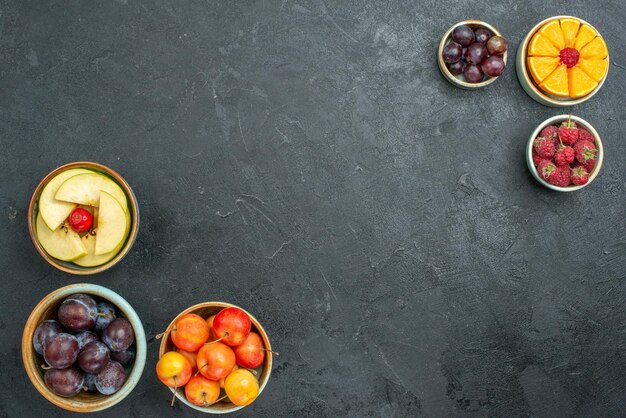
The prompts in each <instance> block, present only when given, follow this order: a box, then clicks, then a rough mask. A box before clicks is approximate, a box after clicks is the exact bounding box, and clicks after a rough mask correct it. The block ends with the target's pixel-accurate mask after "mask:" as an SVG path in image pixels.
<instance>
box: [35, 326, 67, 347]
mask: <svg viewBox="0 0 626 418" xmlns="http://www.w3.org/2000/svg"><path fill="white" fill-rule="evenodd" d="M60 332H63V328H62V327H61V324H59V323H58V322H57V321H55V320H52V319H50V320H47V321H43V322H42V323H41V324H39V325H38V326H37V329H35V333H34V334H33V346H34V347H35V351H36V352H37V354H41V355H43V350H44V346H45V345H46V340H47V339H48V338H50V337H52V336H53V335H56V334H58V333H60Z"/></svg>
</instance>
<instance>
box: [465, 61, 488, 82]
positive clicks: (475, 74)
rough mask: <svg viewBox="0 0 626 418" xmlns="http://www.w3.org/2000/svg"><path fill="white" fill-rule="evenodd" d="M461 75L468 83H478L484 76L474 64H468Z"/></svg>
mask: <svg viewBox="0 0 626 418" xmlns="http://www.w3.org/2000/svg"><path fill="white" fill-rule="evenodd" d="M463 75H464V76H465V81H467V82H468V83H480V82H481V81H482V79H483V76H484V74H483V70H481V68H480V66H479V65H476V64H470V65H468V66H467V67H465V70H464V71H463Z"/></svg>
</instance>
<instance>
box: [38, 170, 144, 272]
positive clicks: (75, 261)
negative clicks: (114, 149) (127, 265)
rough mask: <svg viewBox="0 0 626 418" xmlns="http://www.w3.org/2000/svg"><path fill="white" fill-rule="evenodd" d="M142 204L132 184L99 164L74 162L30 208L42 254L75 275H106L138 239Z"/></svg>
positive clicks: (45, 185)
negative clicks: (105, 271)
mask: <svg viewBox="0 0 626 418" xmlns="http://www.w3.org/2000/svg"><path fill="white" fill-rule="evenodd" d="M137 222H138V212H137V203H136V200H135V197H134V195H133V194H132V191H131V189H130V187H129V186H128V184H126V182H125V181H124V180H123V179H122V178H121V176H119V174H117V173H115V172H114V171H113V170H111V169H109V168H107V167H104V166H102V165H100V164H96V163H89V162H84V163H71V164H67V165H65V166H62V167H59V168H58V169H56V170H54V171H53V172H52V173H50V174H49V175H48V176H47V177H46V178H45V179H44V180H43V181H42V182H41V183H40V184H39V186H38V187H37V189H36V190H35V193H34V194H33V197H32V199H31V204H30V207H29V229H30V233H31V238H32V239H33V242H34V243H35V247H36V248H37V250H38V251H39V252H40V253H41V254H42V256H44V258H45V259H46V260H47V261H48V262H49V263H51V264H52V265H54V266H55V267H57V268H60V269H62V270H64V271H67V272H70V273H75V274H88V273H92V272H98V271H102V270H104V269H106V268H108V267H110V266H112V265H113V264H115V263H116V262H117V261H119V260H120V259H121V257H123V255H125V254H126V253H127V252H128V250H129V249H130V246H131V245H132V243H133V241H134V238H135V237H136V234H137Z"/></svg>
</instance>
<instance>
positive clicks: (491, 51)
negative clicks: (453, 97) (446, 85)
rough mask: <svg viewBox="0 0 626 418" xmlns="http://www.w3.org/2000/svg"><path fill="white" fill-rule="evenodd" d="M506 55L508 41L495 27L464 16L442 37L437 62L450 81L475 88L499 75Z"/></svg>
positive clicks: (482, 85) (487, 83)
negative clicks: (463, 18)
mask: <svg viewBox="0 0 626 418" xmlns="http://www.w3.org/2000/svg"><path fill="white" fill-rule="evenodd" d="M506 59H507V41H506V39H505V38H504V37H503V36H502V34H501V33H500V31H498V29H496V28H495V27H493V26H491V25H490V24H488V23H485V22H482V21H480V20H464V21H463V22H459V23H457V24H455V25H454V26H452V27H451V28H450V29H448V31H447V32H446V33H445V35H443V38H441V42H440V43H439V52H438V59H437V62H438V63H439V69H440V70H441V73H442V74H443V75H444V77H445V78H446V79H447V80H448V81H449V82H451V83H452V84H454V85H455V86H457V87H461V88H465V89H476V88H480V87H485V86H487V85H489V84H491V83H493V82H494V81H495V80H496V79H497V78H498V77H499V76H500V75H502V73H504V69H505V68H506Z"/></svg>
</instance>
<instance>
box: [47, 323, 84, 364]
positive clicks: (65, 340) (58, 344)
mask: <svg viewBox="0 0 626 418" xmlns="http://www.w3.org/2000/svg"><path fill="white" fill-rule="evenodd" d="M79 351H80V350H79V348H78V339H76V337H74V336H73V335H70V334H66V333H65V332H60V333H58V334H56V335H53V336H52V337H50V338H48V339H47V340H46V347H45V350H44V352H43V358H44V360H46V363H48V365H49V366H50V367H54V368H55V369H65V368H66V367H70V366H71V365H72V364H74V362H75V361H76V359H77V358H78V352H79Z"/></svg>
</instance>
